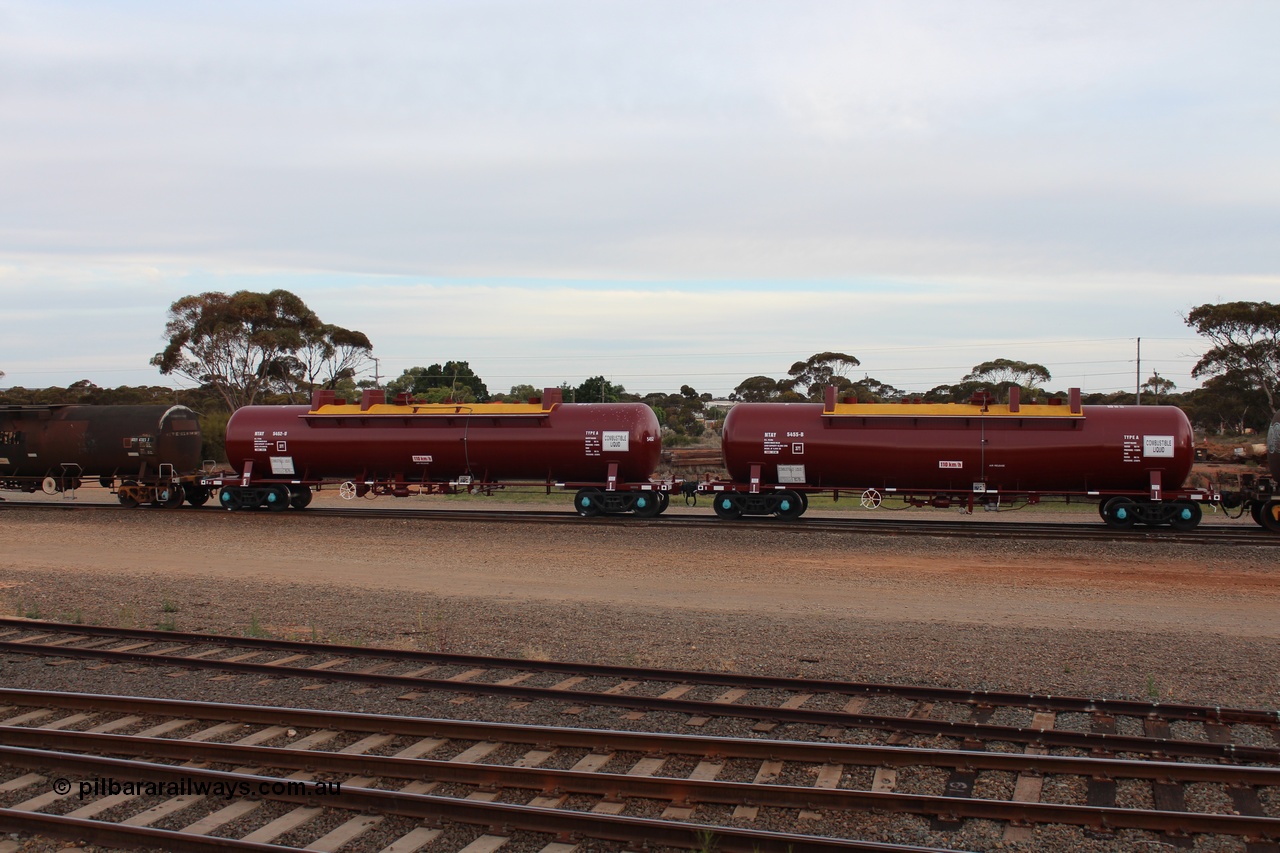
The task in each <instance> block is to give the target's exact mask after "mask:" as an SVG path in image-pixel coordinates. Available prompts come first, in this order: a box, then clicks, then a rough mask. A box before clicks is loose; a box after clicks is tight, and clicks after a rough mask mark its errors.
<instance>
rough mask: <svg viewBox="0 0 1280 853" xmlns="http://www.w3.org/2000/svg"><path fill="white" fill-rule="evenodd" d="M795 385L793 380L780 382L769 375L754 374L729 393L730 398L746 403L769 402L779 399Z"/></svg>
mask: <svg viewBox="0 0 1280 853" xmlns="http://www.w3.org/2000/svg"><path fill="white" fill-rule="evenodd" d="M793 385H794V383H793V382H791V380H783V381H782V382H779V381H778V380H776V379H770V378H769V377H768V376H752V377H751V378H750V379H744V380H742V381H741V382H739V383H738V387H737V388H734V389H733V393H732V394H730V395H729V399H731V400H741V401H743V402H744V403H767V402H769V401H771V400H777V399H778V398H779V397H780V396H781V395H782V394H783V393H785V392H787V391H790V390H791V388H792V386H793Z"/></svg>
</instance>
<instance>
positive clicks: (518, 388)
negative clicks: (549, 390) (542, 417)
mask: <svg viewBox="0 0 1280 853" xmlns="http://www.w3.org/2000/svg"><path fill="white" fill-rule="evenodd" d="M541 396H542V390H541V389H539V388H534V387H533V386H532V385H512V386H511V390H510V391H508V392H507V393H506V394H494V395H493V399H495V400H502V401H504V402H507V403H527V402H529V401H530V400H532V399H535V398H540V397H541Z"/></svg>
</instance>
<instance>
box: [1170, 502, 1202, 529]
mask: <svg viewBox="0 0 1280 853" xmlns="http://www.w3.org/2000/svg"><path fill="white" fill-rule="evenodd" d="M1203 516H1204V512H1203V510H1201V509H1200V504H1198V503H1194V502H1192V501H1174V503H1173V518H1172V520H1170V522H1169V526H1170V527H1172V528H1173V529H1174V530H1194V529H1195V528H1196V525H1198V524H1199V523H1200V519H1201V518H1202V517H1203Z"/></svg>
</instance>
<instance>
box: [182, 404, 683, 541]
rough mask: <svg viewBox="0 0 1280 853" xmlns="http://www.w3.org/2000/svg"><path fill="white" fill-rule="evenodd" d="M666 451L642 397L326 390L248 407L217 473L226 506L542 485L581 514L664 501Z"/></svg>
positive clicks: (646, 508) (652, 509)
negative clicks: (470, 397) (459, 396)
mask: <svg viewBox="0 0 1280 853" xmlns="http://www.w3.org/2000/svg"><path fill="white" fill-rule="evenodd" d="M660 453H661V443H660V440H659V427H658V421H657V417H656V416H655V415H654V414H653V410H652V409H650V408H649V407H648V406H646V405H644V404H642V403H616V404H615V403H579V404H573V403H565V402H564V401H563V398H562V393H561V392H560V390H559V389H554V388H549V389H547V390H546V391H545V392H544V394H543V396H542V397H541V398H540V399H538V400H536V401H532V402H529V403H424V402H421V401H415V400H412V399H410V398H409V397H408V396H407V395H402V396H400V397H398V398H397V399H396V400H395V401H393V402H391V403H388V402H387V401H386V398H385V395H384V393H383V392H382V391H380V390H368V391H365V392H364V394H363V395H362V397H361V400H360V402H359V403H350V404H349V403H347V402H346V401H344V400H339V399H337V398H336V397H335V396H334V394H333V392H325V391H321V392H317V393H316V394H315V395H314V396H313V399H312V403H311V405H310V406H247V407H245V408H242V409H240V410H238V411H237V412H236V413H235V414H234V415H233V416H232V417H231V420H230V421H229V422H228V424H227V458H228V460H230V462H231V464H232V465H233V466H235V467H236V468H237V470H238V471H239V473H237V474H235V475H234V476H230V477H223V478H209V479H208V480H207V481H206V486H208V487H209V488H219V489H220V490H221V491H220V495H219V499H220V502H221V503H222V505H223V506H225V507H227V508H229V509H245V508H256V507H262V506H265V507H270V508H277V509H285V508H287V507H290V506H292V507H295V508H300V507H302V506H305V505H306V503H307V502H309V500H310V496H311V490H312V489H318V488H321V487H323V486H334V485H336V486H337V487H338V489H339V494H340V495H341V496H342V497H344V498H349V499H354V498H357V497H377V496H379V495H391V496H395V497H407V496H409V495H421V494H457V493H472V494H493V493H495V492H497V491H501V490H504V489H507V488H512V487H530V486H537V487H540V488H543V489H545V490H546V491H547V492H548V493H549V492H550V491H551V490H552V489H563V490H574V491H576V495H575V499H574V504H575V508H576V510H577V511H578V512H579V514H581V515H587V516H590V515H597V514H600V513H616V512H634V513H635V514H637V515H641V516H645V515H656V514H658V513H659V512H661V511H662V510H664V509H666V507H667V505H668V501H667V500H666V499H665V492H666V491H667V490H669V489H670V488H671V485H672V484H671V483H669V482H654V481H653V480H652V479H651V477H652V474H653V472H654V469H655V468H656V467H657V465H658V461H659V458H660Z"/></svg>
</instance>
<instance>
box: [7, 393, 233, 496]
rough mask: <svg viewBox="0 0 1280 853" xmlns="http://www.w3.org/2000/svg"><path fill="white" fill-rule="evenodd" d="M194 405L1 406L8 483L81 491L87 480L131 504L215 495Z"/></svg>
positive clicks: (10, 486)
mask: <svg viewBox="0 0 1280 853" xmlns="http://www.w3.org/2000/svg"><path fill="white" fill-rule="evenodd" d="M200 470H201V436H200V423H199V420H198V418H197V416H196V413H195V412H193V411H191V410H190V409H188V408H187V407H186V406H82V405H48V406H0V486H3V488H6V489H14V490H20V491H27V492H34V491H36V490H37V489H40V490H42V491H44V492H45V493H46V494H49V495H56V494H59V493H62V494H64V495H68V496H73V495H74V492H75V490H76V489H78V488H80V486H81V485H82V484H83V483H84V482H85V481H86V480H97V481H98V482H99V484H101V485H102V487H103V488H107V489H111V490H112V491H113V492H114V493H115V494H116V495H117V497H118V498H119V500H120V502H121V503H122V504H124V505H126V506H137V505H139V504H143V503H147V504H152V505H155V506H176V505H179V504H181V503H182V501H183V499H184V498H185V499H186V500H188V502H190V503H192V504H193V505H197V506H198V505H199V504H201V503H203V502H204V501H206V500H208V492H207V491H205V490H204V489H203V487H202V486H200V484H199V479H200V476H199V475H200Z"/></svg>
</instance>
